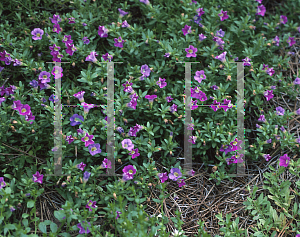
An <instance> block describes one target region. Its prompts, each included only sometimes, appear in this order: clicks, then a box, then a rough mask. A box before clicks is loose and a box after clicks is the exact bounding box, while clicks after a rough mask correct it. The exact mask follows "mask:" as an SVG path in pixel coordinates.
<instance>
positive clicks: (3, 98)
mask: <svg viewBox="0 0 300 237" xmlns="http://www.w3.org/2000/svg"><path fill="white" fill-rule="evenodd" d="M5 100H6V99H5V97H0V106H1V104H2V102H4V101H5Z"/></svg>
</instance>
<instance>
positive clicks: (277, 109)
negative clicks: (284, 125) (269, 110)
mask: <svg viewBox="0 0 300 237" xmlns="http://www.w3.org/2000/svg"><path fill="white" fill-rule="evenodd" d="M276 111H277V113H276V114H277V115H284V111H285V110H284V109H283V108H282V107H280V106H279V107H277V108H276Z"/></svg>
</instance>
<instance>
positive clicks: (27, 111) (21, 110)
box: [18, 104, 31, 115]
mask: <svg viewBox="0 0 300 237" xmlns="http://www.w3.org/2000/svg"><path fill="white" fill-rule="evenodd" d="M18 110H19V113H20V115H29V114H30V112H31V111H30V106H29V105H28V104H26V105H22V106H20V107H19V108H18Z"/></svg>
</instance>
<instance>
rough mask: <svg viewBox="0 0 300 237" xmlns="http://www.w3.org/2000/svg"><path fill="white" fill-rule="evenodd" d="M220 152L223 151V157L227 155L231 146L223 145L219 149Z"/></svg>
mask: <svg viewBox="0 0 300 237" xmlns="http://www.w3.org/2000/svg"><path fill="white" fill-rule="evenodd" d="M224 148H225V149H224ZM220 151H224V152H225V155H227V153H228V152H231V146H230V145H225V146H224V145H222V146H221V148H220Z"/></svg>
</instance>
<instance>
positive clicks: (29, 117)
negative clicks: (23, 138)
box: [25, 111, 35, 124]
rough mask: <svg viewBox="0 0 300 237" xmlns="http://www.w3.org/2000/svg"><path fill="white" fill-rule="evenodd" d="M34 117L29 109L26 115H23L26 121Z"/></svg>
mask: <svg viewBox="0 0 300 237" xmlns="http://www.w3.org/2000/svg"><path fill="white" fill-rule="evenodd" d="M34 119H35V116H33V115H32V113H31V111H30V113H29V114H28V115H25V120H26V121H29V120H34ZM32 123H33V121H32V122H30V124H32Z"/></svg>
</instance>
